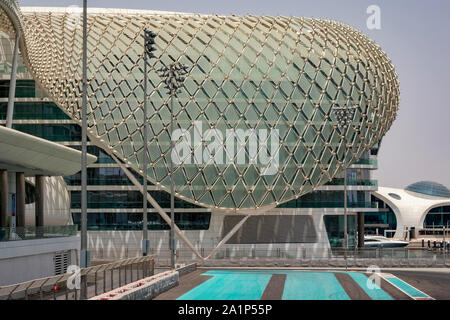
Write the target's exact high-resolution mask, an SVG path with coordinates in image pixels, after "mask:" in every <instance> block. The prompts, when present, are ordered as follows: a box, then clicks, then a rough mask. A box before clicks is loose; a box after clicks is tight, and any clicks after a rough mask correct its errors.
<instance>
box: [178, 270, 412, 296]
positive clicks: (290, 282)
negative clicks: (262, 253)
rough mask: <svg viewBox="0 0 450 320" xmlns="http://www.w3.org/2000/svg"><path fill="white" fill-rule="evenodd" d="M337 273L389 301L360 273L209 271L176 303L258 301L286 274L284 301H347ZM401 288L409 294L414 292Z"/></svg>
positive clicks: (369, 293) (383, 293)
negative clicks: (272, 282)
mask: <svg viewBox="0 0 450 320" xmlns="http://www.w3.org/2000/svg"><path fill="white" fill-rule="evenodd" d="M337 272H339V273H346V274H348V275H349V276H350V277H351V278H352V279H353V280H354V281H355V282H356V283H357V284H358V285H359V286H360V287H361V288H362V289H363V290H364V291H365V292H366V293H367V295H368V296H369V297H370V298H371V299H374V300H392V297H391V296H390V295H389V294H387V293H386V292H385V291H383V290H382V289H381V288H379V287H376V288H375V289H369V288H368V286H367V279H368V278H367V276H365V275H364V274H362V273H358V272H345V271H302V270H209V271H207V272H205V273H203V274H202V275H205V276H212V277H211V278H210V279H208V280H206V281H205V282H203V283H202V284H200V285H199V286H197V287H195V288H194V289H192V290H190V291H189V292H187V293H185V294H184V295H182V296H180V297H179V298H178V300H259V299H261V296H262V295H263V293H264V290H265V289H266V287H267V285H268V283H269V281H270V279H271V277H272V275H274V274H286V281H285V282H284V290H283V293H282V297H281V299H283V300H350V297H349V296H348V295H347V293H346V291H345V290H344V288H343V287H342V285H341V283H340V282H339V281H338V280H337V278H336V276H335V273H337ZM396 279H397V278H396ZM399 280H400V279H399ZM400 281H401V280H400ZM402 282H403V281H402ZM403 283H404V282H403ZM404 284H405V285H406V286H408V287H409V290H411V288H412V289H414V288H413V287H411V286H409V285H408V284H406V283H404ZM416 291H418V290H416ZM419 293H420V291H418V292H416V293H415V294H417V295H418V294H419Z"/></svg>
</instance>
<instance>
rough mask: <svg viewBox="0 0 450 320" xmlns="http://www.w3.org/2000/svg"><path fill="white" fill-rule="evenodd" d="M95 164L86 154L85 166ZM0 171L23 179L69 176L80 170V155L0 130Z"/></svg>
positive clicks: (36, 138)
mask: <svg viewBox="0 0 450 320" xmlns="http://www.w3.org/2000/svg"><path fill="white" fill-rule="evenodd" d="M95 161H97V157H95V156H93V155H91V154H88V156H87V164H88V165H89V164H92V163H94V162H95ZM0 169H6V170H8V171H15V172H24V173H25V175H36V174H41V175H46V176H68V175H72V174H75V173H77V172H78V171H80V170H81V152H80V151H78V150H75V149H72V148H69V147H65V146H63V145H60V144H58V143H55V142H52V141H48V140H45V139H41V138H38V137H35V136H32V135H29V134H26V133H23V132H20V131H17V130H13V129H9V128H6V127H3V126H0Z"/></svg>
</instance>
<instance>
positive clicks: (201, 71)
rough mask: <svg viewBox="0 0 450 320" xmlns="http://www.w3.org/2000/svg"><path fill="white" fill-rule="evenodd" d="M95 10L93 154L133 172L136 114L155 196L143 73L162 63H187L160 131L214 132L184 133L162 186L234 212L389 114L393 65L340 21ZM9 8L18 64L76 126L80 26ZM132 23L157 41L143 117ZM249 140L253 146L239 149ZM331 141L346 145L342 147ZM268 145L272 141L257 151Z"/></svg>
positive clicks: (345, 158) (383, 122)
mask: <svg viewBox="0 0 450 320" xmlns="http://www.w3.org/2000/svg"><path fill="white" fill-rule="evenodd" d="M102 10H103V9H102ZM102 10H100V11H96V12H93V13H92V14H89V17H88V19H89V24H90V28H89V34H88V38H89V39H88V48H87V49H88V55H89V56H90V57H91V64H90V66H91V68H90V69H89V72H88V79H87V81H88V83H87V85H88V95H89V97H88V98H89V99H88V104H89V106H88V110H89V114H88V125H89V127H90V129H91V130H92V132H93V133H92V134H93V135H95V136H96V137H97V138H100V139H101V140H99V141H100V142H101V143H102V144H104V145H102V148H104V149H106V148H113V149H114V150H115V151H116V153H117V156H118V157H119V159H120V160H121V161H123V162H124V163H127V165H130V166H131V167H132V168H134V169H135V170H138V168H140V167H142V163H141V161H142V152H143V149H144V148H143V143H144V142H143V138H142V131H141V130H140V128H141V126H142V123H144V122H145V120H148V121H149V123H150V132H149V141H148V143H149V148H150V158H151V165H150V166H149V169H148V171H147V173H146V175H147V176H148V179H149V180H150V181H151V182H152V183H153V184H155V185H156V184H157V183H159V184H160V185H161V188H162V189H164V190H169V189H170V179H169V177H168V173H169V170H170V167H171V166H170V163H171V162H173V161H172V160H174V159H171V153H170V152H167V151H168V148H169V147H170V143H169V141H170V136H171V133H170V132H169V129H168V128H169V122H170V120H171V116H170V110H169V108H168V100H169V97H168V95H167V93H166V90H165V89H164V88H163V87H164V84H163V83H162V81H161V78H160V76H159V75H158V74H157V72H156V71H155V70H157V69H158V68H159V67H161V66H162V65H169V64H171V63H172V62H174V61H177V62H181V63H183V64H185V65H187V67H188V74H187V75H186V79H185V81H184V87H183V88H181V89H180V93H179V94H178V96H177V99H175V101H174V113H175V118H174V120H175V121H174V122H175V124H174V126H175V128H176V129H183V130H186V131H187V132H189V134H190V135H191V138H193V136H194V135H195V134H200V135H204V134H206V133H205V131H206V130H207V129H211V130H213V132H214V133H213V135H214V136H213V137H210V138H211V139H209V140H208V139H200V140H201V142H199V143H195V142H193V140H194V139H188V140H189V141H190V145H189V146H188V150H187V152H186V155H188V154H189V155H191V154H194V158H192V157H190V158H189V157H188V156H186V157H183V158H182V161H181V162H179V163H176V165H175V173H174V177H175V184H176V185H175V189H176V191H177V192H178V196H179V197H180V198H181V199H183V200H186V201H189V202H192V203H196V204H199V205H202V206H205V207H210V208H229V209H236V210H240V209H248V208H260V207H265V206H272V205H274V204H275V205H277V204H279V203H284V202H287V201H290V200H293V199H295V198H297V197H299V196H302V195H305V194H307V193H309V192H311V191H312V190H314V189H316V188H318V187H320V186H321V185H323V184H324V183H326V182H327V181H329V180H330V179H332V178H334V177H335V176H336V174H337V173H338V172H339V171H341V170H342V168H344V167H346V166H347V165H349V164H350V163H352V162H353V161H356V160H357V159H359V158H360V157H361V156H363V155H364V154H366V153H367V152H369V150H370V148H371V147H372V146H373V144H376V143H377V142H378V141H379V140H380V139H381V138H382V137H383V136H384V134H385V133H386V132H387V130H388V129H389V127H390V126H391V124H392V122H393V121H394V119H395V116H396V112H397V109H398V101H399V87H398V80H397V75H396V73H395V70H394V67H393V65H392V64H391V62H390V60H389V58H388V57H387V56H386V54H385V53H384V52H383V51H382V50H381V48H380V47H379V46H377V45H376V44H375V43H374V42H373V41H371V40H370V39H368V38H367V37H366V36H365V35H363V34H362V33H360V32H358V31H357V30H355V29H352V28H351V27H349V26H347V25H344V24H341V23H337V22H334V21H329V20H318V19H309V18H296V17H289V18H285V17H269V16H264V17H256V16H250V15H248V16H244V17H239V16H216V15H177V14H167V13H155V12H152V11H148V12H147V13H145V12H143V13H142V14H133V13H130V12H129V11H126V10H125V11H120V10H115V11H113V12H112V11H108V9H104V10H103V11H102ZM13 11H15V12H16V13H17V12H19V11H20V12H21V14H20V15H19V14H17V16H16V17H17V19H18V20H19V21H18V23H21V24H22V27H23V31H24V34H23V36H24V38H25V40H26V44H27V46H28V47H26V48H24V50H23V51H24V52H22V54H23V58H24V59H27V60H28V62H29V64H30V65H31V66H33V71H35V72H36V73H37V74H36V75H35V76H36V78H38V79H46V82H45V84H44V85H45V86H46V90H47V91H48V93H49V95H50V97H51V99H52V100H53V101H54V102H55V103H57V104H58V105H60V106H63V107H65V108H67V110H66V111H67V112H68V114H70V116H71V118H76V119H78V118H80V110H81V108H80V106H81V92H80V90H81V87H80V86H79V85H77V83H78V81H79V75H80V68H79V63H78V62H79V61H80V60H81V59H80V54H81V50H74V48H73V47H72V46H71V45H70V44H76V43H77V41H78V40H79V39H80V35H81V30H80V29H75V30H74V29H70V28H66V27H65V21H66V16H67V12H65V11H63V10H57V9H52V11H51V12H44V11H33V10H32V9H27V8H18V7H14V9H13ZM11 15H12V16H13V13H11ZM130 15H132V16H130ZM130 19H132V20H133V23H132V24H130V23H129V21H130ZM42 25H45V26H46V27H45V28H42V27H41V26H42ZM112 25H114V28H112V27H111V26H112ZM145 26H148V27H150V28H151V29H152V30H153V31H154V32H155V33H156V34H157V35H158V37H157V38H156V48H157V50H158V51H157V52H159V54H158V55H157V58H156V59H152V61H151V63H152V64H153V65H152V68H150V72H149V74H148V76H149V80H148V81H149V83H148V88H149V92H148V93H149V101H150V103H149V112H148V114H147V115H144V114H143V113H142V108H141V105H142V102H143V98H144V93H143V92H142V80H143V75H142V67H143V61H142V59H141V54H140V53H139V52H141V51H142V50H141V49H142V48H141V44H140V43H139V42H138V41H136V39H138V38H141V37H142V29H143V28H144V27H145ZM34 30H41V33H40V34H36V33H35V32H34ZM54 34H58V35H61V37H62V38H63V39H64V40H65V43H66V44H69V45H64V46H63V45H61V37H54V36H52V35H54ZM343 39H344V40H345V41H343ZM36 48H46V50H43V51H39V52H37V51H36ZM60 57H61V58H60ZM48 62H51V63H49V64H47V63H48ZM59 70H64V72H59ZM94 70H95V71H94ZM68 101H69V102H70V103H68ZM348 104H351V105H356V106H357V110H356V112H355V115H354V119H352V120H353V123H354V125H353V126H351V127H349V130H348V132H346V136H345V137H344V136H343V135H342V132H341V130H340V129H339V128H338V127H337V126H335V124H336V119H335V115H334V114H333V111H332V108H333V107H335V106H344V105H348ZM200 125H201V126H202V129H200V128H199V126H200ZM24 129H26V128H24ZM231 129H234V130H242V131H244V132H250V133H249V134H248V135H246V136H244V137H243V138H236V139H235V141H234V142H235V144H234V145H233V146H232V147H229V149H228V147H227V148H225V147H223V145H224V144H220V143H219V144H217V145H216V146H215V145H214V144H213V142H212V141H211V140H213V139H214V141H216V139H215V138H216V137H220V135H219V133H221V134H222V135H223V136H225V134H226V130H231ZM30 130H31V129H30ZM261 130H262V131H261ZM217 132H219V133H217ZM252 132H257V136H258V138H260V140H261V141H260V142H261V143H256V144H255V143H253V140H252V139H253V138H254V137H255V135H254V134H252ZM261 132H267V133H269V132H277V136H276V137H274V138H273V139H272V136H270V134H269V135H264V134H262V133H261ZM36 134H39V132H36ZM60 134H64V133H63V132H61V133H60ZM223 136H222V138H223ZM269 136H270V138H269ZM50 137H52V135H50ZM344 138H345V139H346V141H349V142H350V143H351V144H352V145H354V146H355V148H354V149H353V150H347V148H346V146H345V145H344V143H343V142H344ZM54 139H55V138H54ZM64 139H72V137H71V136H70V135H68V136H67V137H66V138H64ZM73 139H74V140H75V138H73ZM74 140H68V141H74ZM219 140H220V139H219V138H217V141H219ZM222 140H223V139H222ZM59 141H61V140H59ZM66 141H67V140H66ZM271 141H275V143H274V145H275V147H274V149H273V150H272V149H270V148H269V149H270V150H267V148H266V146H268V145H270V144H271ZM145 143H147V142H145ZM254 147H256V151H255V152H254V150H252V148H254ZM208 151H209V154H208ZM204 152H206V156H204V155H205V153H204ZM264 152H266V153H264ZM199 154H200V155H199ZM225 154H226V155H227V157H229V158H227V159H226V158H225ZM198 155H199V156H198ZM220 155H222V161H221V160H220V159H219V158H220ZM216 156H217V157H216ZM240 158H242V159H243V160H242V161H243V162H244V163H243V164H241V163H239V162H240V160H239V159H240ZM261 158H264V159H265V160H268V161H260V160H261ZM189 159H190V160H189ZM225 159H226V161H224V160H225ZM230 159H231V160H230ZM267 168H271V174H266V171H265V170H266V169H267ZM272 169H274V170H273V171H272ZM359 180H361V181H363V180H364V181H366V180H370V179H369V178H363V179H359ZM364 183H366V182H364ZM355 201H360V200H359V199H358V200H355ZM365 201H366V200H365ZM366 202H367V201H366Z"/></svg>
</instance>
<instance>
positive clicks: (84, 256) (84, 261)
mask: <svg viewBox="0 0 450 320" xmlns="http://www.w3.org/2000/svg"><path fill="white" fill-rule="evenodd" d="M86 113H87V0H83V95H82V105H81V245H80V255H81V257H80V264H81V267H82V268H87V267H88V263H89V258H88V255H89V252H88V250H87V168H86V166H87V121H86ZM81 283H82V284H81V292H80V298H81V299H86V298H87V278H86V276H82V277H81Z"/></svg>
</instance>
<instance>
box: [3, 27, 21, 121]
mask: <svg viewBox="0 0 450 320" xmlns="http://www.w3.org/2000/svg"><path fill="white" fill-rule="evenodd" d="M19 40H20V35H19V33H18V32H16V43H15V44H14V55H13V61H12V67H11V80H9V97H8V109H7V111H6V127H7V128H11V127H12V120H13V114H14V98H15V96H16V79H17V60H18V57H19Z"/></svg>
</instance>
